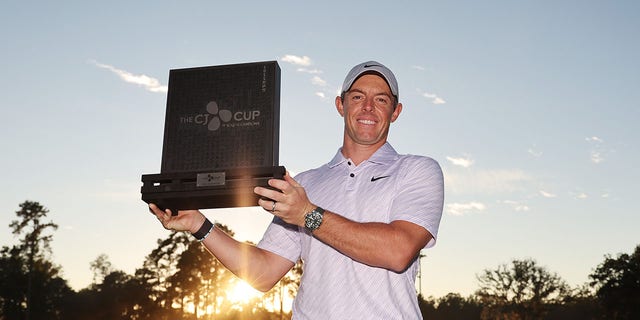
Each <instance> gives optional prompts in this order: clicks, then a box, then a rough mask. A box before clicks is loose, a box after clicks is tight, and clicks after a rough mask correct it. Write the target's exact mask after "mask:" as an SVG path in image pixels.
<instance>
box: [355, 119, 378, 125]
mask: <svg viewBox="0 0 640 320" xmlns="http://www.w3.org/2000/svg"><path fill="white" fill-rule="evenodd" d="M358 123H362V124H367V125H373V124H376V122H375V121H373V120H367V119H360V120H358Z"/></svg>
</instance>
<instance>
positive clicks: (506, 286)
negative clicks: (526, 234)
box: [477, 259, 569, 320]
mask: <svg viewBox="0 0 640 320" xmlns="http://www.w3.org/2000/svg"><path fill="white" fill-rule="evenodd" d="M477 278H478V281H479V283H480V289H479V290H478V292H477V295H478V297H479V299H480V301H481V303H482V305H483V306H484V307H483V310H482V315H481V318H482V319H513V320H529V319H543V317H544V315H545V314H546V313H547V311H548V310H547V306H548V305H550V304H553V303H560V302H562V301H563V299H564V298H566V296H567V294H568V292H569V287H568V285H567V284H566V283H565V282H564V281H563V280H562V279H561V278H560V277H559V276H558V275H557V274H554V273H550V272H549V271H547V270H546V269H545V268H544V267H540V266H538V265H537V264H536V262H535V261H534V260H531V259H525V260H513V261H512V263H511V265H510V266H509V265H506V264H503V265H500V266H499V267H498V268H497V269H495V270H484V271H483V272H482V273H481V274H480V275H479V276H478V277H477Z"/></svg>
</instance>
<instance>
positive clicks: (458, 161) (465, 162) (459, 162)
mask: <svg viewBox="0 0 640 320" xmlns="http://www.w3.org/2000/svg"><path fill="white" fill-rule="evenodd" d="M447 160H449V162H451V163H452V164H454V165H456V166H461V167H464V168H469V167H470V166H471V165H472V164H473V160H472V159H469V158H454V157H447Z"/></svg>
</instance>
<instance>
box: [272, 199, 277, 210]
mask: <svg viewBox="0 0 640 320" xmlns="http://www.w3.org/2000/svg"><path fill="white" fill-rule="evenodd" d="M276 204H277V202H275V201H274V202H273V207H271V212H275V211H276Z"/></svg>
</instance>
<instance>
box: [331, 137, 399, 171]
mask: <svg viewBox="0 0 640 320" xmlns="http://www.w3.org/2000/svg"><path fill="white" fill-rule="evenodd" d="M397 159H398V153H397V152H396V150H395V149H394V148H393V147H392V146H391V144H389V142H385V143H384V144H383V145H382V147H380V149H378V150H376V152H374V153H373V154H372V155H371V157H369V159H367V160H366V162H371V163H376V164H388V163H391V162H393V161H394V160H397ZM345 161H347V158H345V157H344V155H343V154H342V147H341V148H339V149H338V152H336V155H335V156H333V159H331V161H330V162H329V163H328V165H329V168H334V167H336V166H338V165H340V164H341V163H344V162H345Z"/></svg>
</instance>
